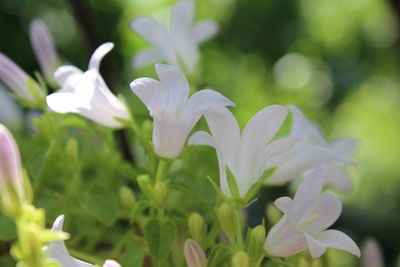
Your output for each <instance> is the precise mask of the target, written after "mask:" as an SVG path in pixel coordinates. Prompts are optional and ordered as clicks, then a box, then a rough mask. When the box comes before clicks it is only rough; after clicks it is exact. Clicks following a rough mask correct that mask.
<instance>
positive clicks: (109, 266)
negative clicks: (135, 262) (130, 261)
mask: <svg viewBox="0 0 400 267" xmlns="http://www.w3.org/2000/svg"><path fill="white" fill-rule="evenodd" d="M103 267H121V265H120V264H119V263H118V262H116V261H113V260H106V262H105V263H104V265H103Z"/></svg>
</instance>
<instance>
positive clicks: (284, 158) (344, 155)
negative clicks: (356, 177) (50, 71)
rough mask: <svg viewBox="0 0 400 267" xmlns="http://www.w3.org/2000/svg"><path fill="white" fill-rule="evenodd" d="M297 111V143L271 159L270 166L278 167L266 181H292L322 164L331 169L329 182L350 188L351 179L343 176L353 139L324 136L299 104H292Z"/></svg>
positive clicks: (295, 115) (269, 182)
mask: <svg viewBox="0 0 400 267" xmlns="http://www.w3.org/2000/svg"><path fill="white" fill-rule="evenodd" d="M289 109H290V110H291V111H292V114H293V124H292V131H291V133H290V135H289V136H290V137H295V138H297V139H298V142H297V144H296V145H295V146H294V147H293V148H292V149H291V150H289V151H288V152H287V153H285V154H281V155H279V156H277V157H275V158H273V159H272V160H271V161H269V162H268V167H273V166H275V167H277V170H276V171H275V172H274V173H273V174H272V176H271V177H270V178H268V179H267V180H266V181H265V183H266V184H280V183H285V182H288V181H290V180H292V179H294V178H296V177H298V176H300V175H302V174H303V173H305V172H306V171H309V170H313V169H316V168H319V167H322V166H325V167H326V168H327V171H328V169H329V171H330V172H329V175H328V176H326V179H327V180H328V179H329V181H327V182H328V183H331V184H333V185H335V186H337V187H339V188H343V189H345V188H347V187H348V185H349V182H348V180H347V178H343V177H339V176H340V175H342V176H343V173H341V172H340V171H341V170H342V169H341V168H342V166H341V165H343V164H348V163H351V162H352V160H351V158H350V157H349V154H350V152H351V151H352V150H353V149H354V147H355V146H354V141H353V140H351V139H339V140H337V141H336V142H334V143H333V144H330V143H328V142H327V141H326V139H325V138H324V137H323V135H322V133H321V131H320V130H319V128H318V127H317V126H316V125H315V124H313V123H311V122H309V121H308V120H307V119H306V117H305V116H304V114H303V113H302V112H301V111H300V110H299V109H298V108H297V107H295V106H293V105H290V106H289Z"/></svg>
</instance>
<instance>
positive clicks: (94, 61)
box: [89, 42, 114, 71]
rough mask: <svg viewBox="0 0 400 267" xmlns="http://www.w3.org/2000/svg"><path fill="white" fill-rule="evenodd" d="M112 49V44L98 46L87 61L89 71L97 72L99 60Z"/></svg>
mask: <svg viewBox="0 0 400 267" xmlns="http://www.w3.org/2000/svg"><path fill="white" fill-rule="evenodd" d="M113 48H114V44H113V43H110V42H109V43H104V44H102V45H100V46H99V47H98V48H97V49H96V50H95V51H94V53H93V55H92V57H91V58H90V61H89V70H97V71H99V69H100V63H101V60H102V59H103V57H104V56H105V55H107V54H108V53H109V52H110V51H111V50H112V49H113Z"/></svg>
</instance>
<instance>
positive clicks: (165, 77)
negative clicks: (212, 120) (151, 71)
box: [156, 64, 189, 112]
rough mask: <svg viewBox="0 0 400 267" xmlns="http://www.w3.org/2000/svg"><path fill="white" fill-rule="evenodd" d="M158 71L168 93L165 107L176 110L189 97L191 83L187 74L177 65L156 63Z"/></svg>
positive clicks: (164, 89)
mask: <svg viewBox="0 0 400 267" xmlns="http://www.w3.org/2000/svg"><path fill="white" fill-rule="evenodd" d="M156 72H157V75H158V77H159V78H160V81H161V83H162V86H163V88H162V90H163V91H164V92H165V93H166V100H165V104H166V105H167V106H166V107H165V109H167V110H170V111H172V112H175V111H176V109H177V108H180V107H182V105H183V104H184V103H186V101H187V99H188V97H189V83H188V81H187V79H186V77H185V75H184V74H183V73H182V72H181V71H180V70H179V69H178V68H177V67H175V66H172V65H164V64H156Z"/></svg>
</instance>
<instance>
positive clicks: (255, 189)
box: [244, 167, 276, 203]
mask: <svg viewBox="0 0 400 267" xmlns="http://www.w3.org/2000/svg"><path fill="white" fill-rule="evenodd" d="M275 170H276V168H275V167H273V168H269V169H267V170H266V171H265V172H264V173H263V175H261V177H260V178H258V181H257V182H256V183H254V184H253V185H252V186H251V187H250V189H249V191H247V194H246V196H245V197H244V200H245V202H246V203H247V202H249V201H250V200H251V198H252V197H254V196H255V195H256V194H257V193H258V191H259V190H260V188H261V186H262V185H263V183H264V181H265V179H267V178H268V177H269V176H271V174H273V173H274V171H275Z"/></svg>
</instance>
